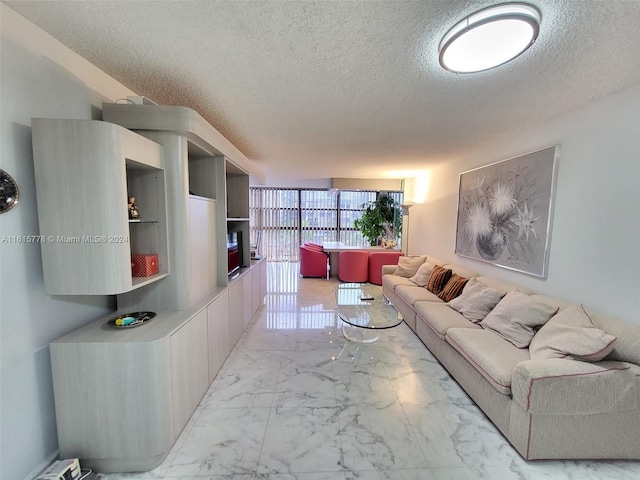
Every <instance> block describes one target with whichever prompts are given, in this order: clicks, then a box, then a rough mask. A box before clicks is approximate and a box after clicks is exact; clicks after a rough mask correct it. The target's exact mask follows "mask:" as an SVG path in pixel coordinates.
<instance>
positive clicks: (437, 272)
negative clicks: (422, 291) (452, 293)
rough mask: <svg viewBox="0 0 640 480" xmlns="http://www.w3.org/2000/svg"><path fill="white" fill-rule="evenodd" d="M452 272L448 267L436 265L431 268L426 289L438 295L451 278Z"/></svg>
mask: <svg viewBox="0 0 640 480" xmlns="http://www.w3.org/2000/svg"><path fill="white" fill-rule="evenodd" d="M451 274H452V272H451V270H449V269H448V268H444V267H441V266H440V265H435V266H434V267H433V270H431V275H430V276H429V281H428V282H427V285H426V289H427V290H429V291H430V292H431V293H433V294H435V295H438V294H439V293H440V292H441V291H442V289H443V288H444V286H445V285H446V284H447V282H448V281H449V279H450V278H451Z"/></svg>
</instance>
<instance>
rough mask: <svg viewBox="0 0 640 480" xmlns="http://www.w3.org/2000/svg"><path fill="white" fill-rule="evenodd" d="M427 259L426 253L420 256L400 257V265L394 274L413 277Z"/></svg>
mask: <svg viewBox="0 0 640 480" xmlns="http://www.w3.org/2000/svg"><path fill="white" fill-rule="evenodd" d="M426 259H427V256H426V255H422V256H420V257H400V258H399V259H398V266H397V267H396V271H395V272H394V275H398V276H399V277H406V278H411V277H413V276H414V275H415V274H416V272H417V271H418V268H419V267H420V265H422V264H423V263H424V261H425V260H426Z"/></svg>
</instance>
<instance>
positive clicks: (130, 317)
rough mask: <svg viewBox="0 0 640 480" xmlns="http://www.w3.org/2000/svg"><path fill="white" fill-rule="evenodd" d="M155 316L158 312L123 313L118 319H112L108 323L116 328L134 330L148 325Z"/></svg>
mask: <svg viewBox="0 0 640 480" xmlns="http://www.w3.org/2000/svg"><path fill="white" fill-rule="evenodd" d="M155 316H156V312H133V313H123V314H122V315H118V316H117V317H116V318H112V319H111V320H109V321H108V322H107V323H108V324H109V325H110V326H112V327H115V328H133V327H139V326H140V325H143V324H145V323H147V322H148V321H149V320H151V319H152V318H153V317H155Z"/></svg>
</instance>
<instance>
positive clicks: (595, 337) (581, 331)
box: [529, 305, 616, 362]
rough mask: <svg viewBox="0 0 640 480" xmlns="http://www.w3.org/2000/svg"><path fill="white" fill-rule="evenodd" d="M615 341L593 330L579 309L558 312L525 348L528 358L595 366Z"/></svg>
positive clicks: (586, 317)
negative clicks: (568, 360) (569, 360)
mask: <svg viewBox="0 0 640 480" xmlns="http://www.w3.org/2000/svg"><path fill="white" fill-rule="evenodd" d="M615 341H616V337H614V336H613V335H609V334H608V333H606V332H604V331H602V330H600V329H599V328H598V327H596V326H595V325H594V324H593V322H592V321H591V318H589V315H587V313H586V312H585V311H584V309H583V308H582V305H574V306H572V307H569V308H565V309H564V310H561V311H560V312H559V313H558V314H557V315H554V316H553V317H552V318H551V320H549V321H548V322H547V323H545V324H544V325H543V326H542V328H541V329H540V330H539V331H538V333H536V334H535V336H534V337H533V339H532V340H531V345H529V353H530V354H531V358H532V359H535V360H538V359H544V358H566V357H569V358H572V359H574V360H585V361H587V362H597V361H599V360H602V359H603V358H604V357H606V356H607V355H608V354H609V352H611V350H613V347H614V344H615Z"/></svg>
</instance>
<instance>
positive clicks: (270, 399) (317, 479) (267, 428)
mask: <svg viewBox="0 0 640 480" xmlns="http://www.w3.org/2000/svg"><path fill="white" fill-rule="evenodd" d="M268 284H269V287H268V292H269V293H268V295H267V298H266V300H265V306H264V307H263V308H262V309H261V310H259V311H258V313H257V314H256V317H255V318H254V319H253V321H252V322H251V324H250V325H249V327H248V328H247V330H246V331H245V332H244V334H243V335H242V338H241V339H240V341H239V342H238V344H237V345H236V347H235V348H234V350H233V352H232V353H231V355H230V356H229V358H228V360H227V362H226V363H225V365H224V366H223V368H222V370H221V371H220V373H219V374H218V376H217V378H216V379H215V380H214V382H213V384H212V385H211V388H210V389H209V391H208V392H207V394H206V395H205V397H204V398H203V400H202V402H201V404H200V406H199V407H198V409H197V410H196V412H195V413H194V415H193V417H192V418H191V420H190V421H189V423H188V424H187V426H186V427H185V429H184V431H183V432H182V434H181V436H180V438H179V439H178V442H177V443H176V445H175V447H174V448H173V450H172V451H171V453H170V454H169V456H168V457H167V459H166V460H165V462H164V463H163V464H162V465H161V466H160V467H158V468H157V469H155V470H154V471H152V472H147V473H144V474H118V475H115V474H113V475H103V476H102V478H103V479H105V480H115V479H131V480H134V479H181V480H203V479H208V480H218V479H234V480H258V479H260V480H262V479H264V480H355V479H365V480H383V479H390V480H445V479H446V480H477V479H501V480H502V479H518V480H542V479H549V480H569V479H571V480H573V479H580V480H596V479H597V480H601V479H612V480H613V479H615V480H627V479H628V480H633V479H637V478H640V463H632V462H525V461H523V460H522V458H521V457H520V456H519V455H518V454H517V453H516V452H515V450H513V448H512V447H511V446H510V445H509V443H508V442H507V441H506V440H504V438H503V437H502V436H501V434H500V433H499V432H498V431H497V430H496V428H495V427H494V426H493V424H491V422H489V421H488V420H487V419H486V418H485V417H484V415H483V414H482V412H481V411H480V410H479V409H478V408H477V407H476V406H475V405H474V404H473V402H472V401H471V400H470V399H469V398H468V397H467V395H466V394H465V393H464V391H463V390H462V389H461V388H460V387H459V386H458V384H457V383H456V382H455V381H453V380H452V379H451V377H450V376H449V375H448V373H447V372H446V371H445V370H444V369H443V368H442V367H441V366H440V364H439V363H438V362H437V360H435V358H434V357H433V356H432V355H431V354H430V353H429V351H428V350H427V349H426V348H425V347H424V345H423V344H422V343H421V342H420V340H419V339H418V338H417V337H416V336H415V335H414V334H413V332H411V330H410V329H409V328H408V327H406V325H404V324H402V325H400V326H399V327H397V328H394V329H391V330H386V331H384V332H383V334H382V338H381V339H380V341H378V342H377V343H373V344H367V345H358V344H354V343H350V342H347V341H346V340H345V339H344V338H343V337H342V334H341V331H340V328H339V325H338V323H337V322H338V320H337V317H336V308H335V301H334V294H333V290H334V288H335V286H336V285H337V281H335V280H329V281H327V280H323V279H301V278H299V276H298V265H297V264H287V263H275V264H270V265H269V276H268Z"/></svg>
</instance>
